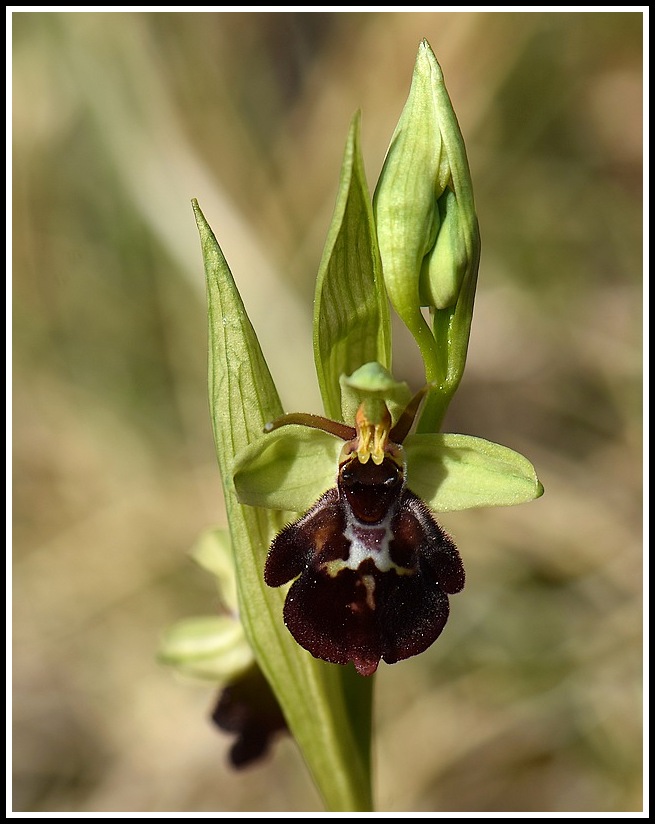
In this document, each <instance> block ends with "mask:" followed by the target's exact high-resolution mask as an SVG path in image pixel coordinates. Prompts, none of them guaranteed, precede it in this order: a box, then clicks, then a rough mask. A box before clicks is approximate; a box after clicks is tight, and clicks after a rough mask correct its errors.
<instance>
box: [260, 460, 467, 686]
mask: <svg viewBox="0 0 655 824" xmlns="http://www.w3.org/2000/svg"><path fill="white" fill-rule="evenodd" d="M264 577H265V580H266V583H267V584H268V585H269V586H273V587H277V586H281V585H282V584H285V583H287V582H288V581H290V580H292V579H293V578H296V579H297V580H296V581H295V582H294V583H293V585H292V586H291V588H290V590H289V593H288V595H287V598H286V602H285V606H284V621H285V623H286V625H287V627H288V629H289V631H290V632H291V634H292V635H293V637H294V638H295V639H296V641H297V642H298V643H299V644H300V645H301V646H303V647H304V648H305V649H307V650H309V652H311V653H312V655H314V656H316V657H317V658H322V659H323V660H325V661H329V662H331V663H335V664H347V663H349V662H350V661H352V662H353V664H354V665H355V668H356V669H357V672H359V674H360V675H372V674H373V673H374V672H375V670H376V669H377V666H378V664H379V662H380V659H384V660H385V661H386V662H387V663H389V664H393V663H395V662H396V661H401V660H403V659H405V658H409V657H410V656H412V655H417V654H418V653H420V652H423V651H424V650H426V649H427V648H428V647H429V646H430V645H431V644H432V643H433V642H434V641H435V640H436V639H437V637H438V636H439V634H440V633H441V631H442V630H443V628H444V626H445V624H446V621H447V619H448V593H455V592H459V591H460V590H461V589H462V587H463V586H464V568H463V566H462V561H461V558H460V556H459V552H458V551H457V548H456V546H455V544H454V543H453V541H452V540H451V538H450V537H449V536H448V535H447V534H446V533H445V532H444V530H443V529H442V528H441V527H440V526H439V525H438V524H437V522H436V521H435V520H434V518H433V516H432V514H431V513H430V511H429V509H428V508H427V506H426V505H425V503H423V501H422V500H421V499H420V498H418V497H417V496H416V495H414V493H413V492H410V491H409V490H408V489H406V488H405V478H404V473H403V470H402V468H401V467H400V466H399V464H398V463H397V462H396V461H395V460H394V459H393V458H392V457H384V459H383V460H382V461H381V462H380V463H375V462H374V461H373V460H368V461H366V462H364V463H363V462H361V461H360V460H359V458H358V457H357V455H352V457H349V458H348V459H347V460H346V461H345V462H344V463H342V464H341V466H340V468H339V473H338V476H337V485H336V487H335V488H333V489H330V490H328V491H327V492H326V493H325V494H324V495H323V496H322V497H321V498H319V500H318V501H317V502H316V503H315V504H314V506H312V507H311V509H309V510H308V511H307V512H306V513H305V514H304V515H303V516H302V517H301V518H300V519H299V520H298V521H296V522H295V523H293V524H290V525H289V526H287V527H285V528H284V529H283V530H282V532H280V534H279V535H278V536H277V537H276V538H275V539H274V541H273V543H272V544H271V548H270V550H269V553H268V558H267V560H266V567H265V571H264Z"/></svg>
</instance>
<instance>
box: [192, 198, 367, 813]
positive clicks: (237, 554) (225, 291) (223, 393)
mask: <svg viewBox="0 0 655 824" xmlns="http://www.w3.org/2000/svg"><path fill="white" fill-rule="evenodd" d="M193 207H194V211H195V215H196V221H197V224H198V231H199V233H200V241H201V246H202V254H203V259H204V262H205V272H206V276H207V295H208V303H209V307H208V309H209V400H210V408H211V415H212V423H213V428H214V441H215V444H216V454H217V457H218V463H219V468H220V472H221V477H222V480H223V487H224V492H225V506H226V510H227V516H228V521H229V525H230V536H231V540H232V547H233V549H234V559H235V564H236V570H237V585H238V596H239V615H240V618H241V621H242V623H243V628H244V630H245V633H246V637H247V639H248V643H249V644H250V646H251V648H252V650H253V652H254V654H255V657H256V659H257V663H258V664H259V666H260V668H261V670H262V672H263V673H264V676H265V677H266V679H267V681H268V682H269V684H270V685H271V688H272V690H273V692H274V693H275V695H276V697H277V699H278V701H279V703H280V706H281V708H282V711H283V713H284V716H285V718H286V720H287V723H288V725H289V729H290V730H291V733H292V735H293V736H294V738H295V740H296V742H297V743H298V746H299V747H300V750H301V752H302V754H303V757H304V758H305V761H306V763H307V766H308V767H309V770H310V772H311V774H312V777H313V778H314V781H315V782H316V785H317V787H318V789H319V791H320V793H321V795H322V796H323V798H324V801H325V803H326V805H327V807H328V809H330V810H333V811H360V810H369V809H370V808H371V773H370V718H368V717H367V713H369V714H370V708H371V696H370V690H371V685H370V684H369V683H366V680H367V679H361V678H360V679H359V681H360V682H362V681H363V682H364V683H361V684H358V683H355V684H353V681H352V678H351V677H350V675H349V673H348V671H347V670H344V668H342V667H338V666H335V665H330V664H326V663H325V662H324V661H319V660H317V659H316V658H313V657H312V656H311V655H310V654H309V653H308V652H306V650H304V649H302V647H300V646H299V645H298V644H297V643H296V642H295V641H294V639H293V638H292V636H291V634H290V633H289V632H288V630H287V628H286V627H285V626H284V622H283V620H282V608H283V605H284V597H285V593H284V590H283V589H281V588H279V589H272V588H270V587H267V586H266V584H265V583H264V577H263V569H264V560H265V557H266V552H267V551H268V546H269V543H270V541H271V540H272V537H273V535H274V534H275V533H276V532H277V531H278V530H279V529H280V528H281V527H282V525H283V524H282V519H281V516H280V513H277V512H273V511H270V510H269V511H267V510H262V509H259V508H255V507H249V506H242V505H241V503H240V502H239V500H238V499H237V496H236V491H235V489H234V485H233V482H232V473H233V470H234V459H235V455H236V453H237V452H238V451H240V450H242V449H245V448H246V447H247V446H248V445H249V444H251V443H253V442H254V441H255V440H258V439H259V438H261V437H262V434H261V433H262V431H263V429H264V425H265V423H266V422H268V421H271V420H275V419H276V418H278V417H280V415H281V414H282V411H283V410H282V407H281V404H280V401H279V399H278V395H277V392H276V390H275V386H274V384H273V380H272V378H271V375H270V372H269V370H268V367H267V365H266V362H265V360H264V357H263V355H262V352H261V349H260V347H259V342H258V341H257V337H256V335H255V332H254V330H253V328H252V326H251V324H250V321H249V319H248V316H247V314H246V311H245V308H244V306H243V303H242V301H241V297H240V296H239V292H238V290H237V288H236V285H235V283H234V280H233V278H232V274H231V272H230V269H229V267H228V265H227V262H226V260H225V258H224V257H223V253H222V252H221V249H220V247H219V245H218V243H217V242H216V238H215V237H214V233H213V232H212V230H211V228H210V227H209V225H208V224H207V222H206V220H205V218H204V216H203V214H202V212H201V211H200V208H199V206H198V204H197V203H196V202H195V201H194V203H193ZM283 322H284V319H283V318H282V319H281V323H283ZM353 692H355V693H357V695H356V696H355V698H353V696H352V694H353ZM352 706H358V707H359V708H360V715H361V718H353V716H352V710H351V707H352Z"/></svg>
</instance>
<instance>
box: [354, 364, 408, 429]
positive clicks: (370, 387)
mask: <svg viewBox="0 0 655 824" xmlns="http://www.w3.org/2000/svg"><path fill="white" fill-rule="evenodd" d="M339 382H340V384H341V408H342V414H343V420H344V421H346V423H349V424H352V422H353V421H354V420H355V414H356V413H357V410H358V409H359V407H360V405H361V404H362V403H363V404H364V406H365V411H366V417H367V419H368V421H369V422H370V423H372V424H376V423H380V420H378V416H377V415H376V413H375V411H374V409H375V402H376V401H377V402H381V403H383V404H384V406H385V407H386V408H387V409H388V410H389V413H390V414H391V420H392V421H393V423H394V424H395V423H396V421H397V420H398V418H399V417H400V416H401V414H402V412H403V410H404V409H405V407H406V406H407V404H408V403H409V401H410V399H411V397H412V393H411V391H410V389H409V387H408V386H407V384H406V383H405V381H397V380H395V378H394V377H393V375H392V374H391V372H389V370H388V369H386V368H385V367H384V366H382V364H380V363H377V362H373V363H365V364H364V365H363V366H360V368H359V369H356V370H355V371H354V372H353V374H352V375H341V377H340V379H339ZM371 401H372V402H373V404H371ZM367 404H371V406H372V408H371V409H366V405H367Z"/></svg>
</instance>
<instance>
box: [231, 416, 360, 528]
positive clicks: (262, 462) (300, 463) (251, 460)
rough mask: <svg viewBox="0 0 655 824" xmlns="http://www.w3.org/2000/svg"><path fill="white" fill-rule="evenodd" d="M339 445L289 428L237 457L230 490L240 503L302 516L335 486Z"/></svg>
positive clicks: (305, 430)
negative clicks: (297, 513) (286, 511)
mask: <svg viewBox="0 0 655 824" xmlns="http://www.w3.org/2000/svg"><path fill="white" fill-rule="evenodd" d="M343 443H344V442H343V441H342V440H341V439H340V438H335V437H334V436H333V435H329V434H328V433H327V432H322V431H321V430H320V429H309V428H308V427H306V426H300V425H298V424H289V425H288V426H285V427H284V428H283V429H276V430H274V431H273V432H271V433H270V434H268V435H264V437H263V438H262V439H261V440H259V441H256V442H255V443H254V444H251V445H250V446H249V447H246V449H244V450H242V451H241V452H239V454H238V455H237V459H236V462H235V465H234V485H235V488H236V491H237V495H238V496H239V500H240V501H241V503H245V504H249V505H250V506H261V507H268V508H269V509H283V510H288V511H291V512H305V511H306V510H307V509H309V507H310V506H311V505H312V504H313V503H314V502H315V501H316V500H317V499H318V498H320V497H321V495H322V494H323V493H324V492H325V491H326V490H328V489H330V487H332V486H335V485H336V481H337V469H338V466H339V454H340V453H341V448H342V447H343Z"/></svg>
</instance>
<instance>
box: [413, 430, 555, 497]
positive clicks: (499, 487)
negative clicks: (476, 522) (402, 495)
mask: <svg viewBox="0 0 655 824" xmlns="http://www.w3.org/2000/svg"><path fill="white" fill-rule="evenodd" d="M404 445H405V450H406V455H407V486H408V488H409V489H411V490H412V492H415V493H416V494H417V495H418V496H419V497H420V498H422V499H423V500H424V501H425V502H426V504H427V505H428V506H429V507H430V508H431V509H434V510H435V511H437V512H448V511H451V510H458V509H469V508H471V507H476V506H513V505H514V504H522V503H525V502H527V501H532V500H534V499H535V498H538V497H539V496H540V495H543V491H544V488H543V486H542V485H541V483H540V482H539V479H538V478H537V475H536V473H535V470H534V467H533V466H532V464H531V463H530V461H528V460H527V458H524V457H523V455H519V453H518V452H514V451H513V450H512V449H508V448H507V447H506V446H500V444H497V443H492V442H491V441H485V440H483V439H482V438H473V437H471V436H470V435H429V434H418V435H411V436H410V437H408V438H407V440H406V441H405V444H404Z"/></svg>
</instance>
